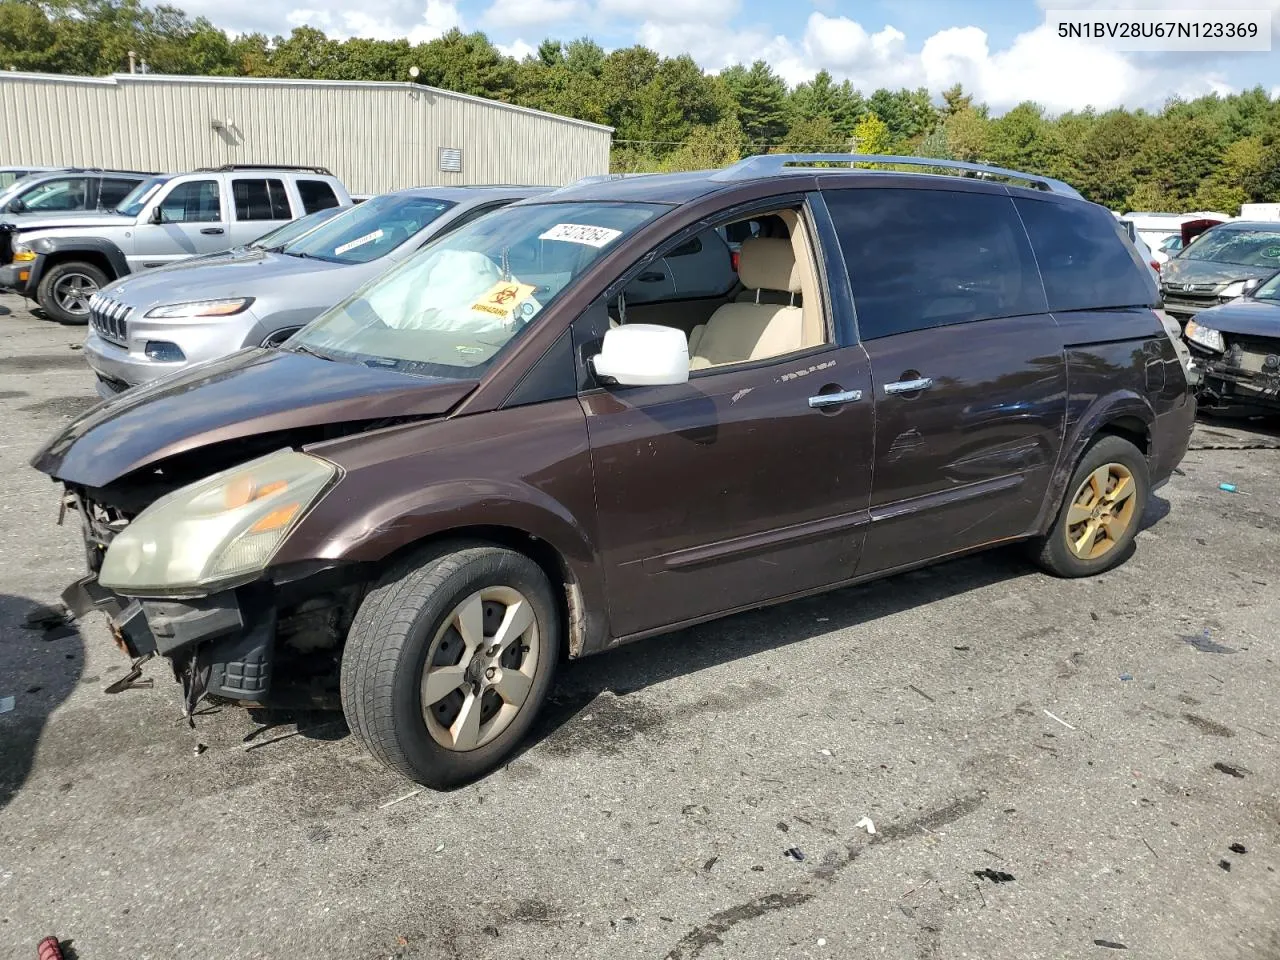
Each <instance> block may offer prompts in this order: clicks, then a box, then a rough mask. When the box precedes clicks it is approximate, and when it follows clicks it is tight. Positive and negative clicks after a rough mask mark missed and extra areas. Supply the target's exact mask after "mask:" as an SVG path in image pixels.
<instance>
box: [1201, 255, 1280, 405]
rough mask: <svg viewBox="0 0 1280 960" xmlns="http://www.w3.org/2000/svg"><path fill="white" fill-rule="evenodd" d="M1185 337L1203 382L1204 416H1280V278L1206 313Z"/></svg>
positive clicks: (1275, 278)
mask: <svg viewBox="0 0 1280 960" xmlns="http://www.w3.org/2000/svg"><path fill="white" fill-rule="evenodd" d="M1184 333H1185V336H1186V339H1187V343H1188V344H1190V346H1191V351H1192V355H1193V357H1194V359H1195V364H1196V367H1197V368H1198V369H1199V370H1200V371H1201V374H1202V377H1203V382H1202V383H1201V386H1200V398H1199V403H1200V409H1201V410H1203V411H1205V412H1206V413H1211V414H1219V415H1245V416H1249V415H1258V414H1277V413H1280V273H1277V274H1275V275H1274V276H1272V277H1271V278H1270V279H1268V280H1266V281H1264V282H1263V283H1262V284H1261V285H1260V286H1258V287H1256V288H1254V289H1253V290H1252V291H1251V292H1249V293H1247V294H1245V295H1244V296H1242V297H1239V298H1237V299H1235V300H1232V301H1231V302H1230V303H1224V304H1222V305H1221V306H1217V307H1213V308H1212V309H1209V310H1202V311H1201V312H1200V313H1198V314H1196V316H1195V319H1194V320H1189V321H1188V322H1187V326H1186V328H1185V331H1184Z"/></svg>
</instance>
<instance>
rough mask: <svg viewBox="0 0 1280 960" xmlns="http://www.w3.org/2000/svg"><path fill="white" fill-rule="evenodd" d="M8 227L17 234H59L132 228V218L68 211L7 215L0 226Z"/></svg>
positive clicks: (114, 214)
mask: <svg viewBox="0 0 1280 960" xmlns="http://www.w3.org/2000/svg"><path fill="white" fill-rule="evenodd" d="M4 225H8V226H9V227H10V228H11V229H13V230H14V231H16V232H18V233H29V232H31V231H34V230H55V231H57V232H59V233H65V232H70V231H72V230H90V231H92V230H101V229H102V228H103V227H132V226H133V225H134V220H133V218H132V217H124V216H121V215H120V214H118V213H93V212H86V211H84V210H80V211H70V212H66V213H9V214H5V216H4V218H3V220H0V226H4Z"/></svg>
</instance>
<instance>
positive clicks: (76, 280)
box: [53, 273, 98, 317]
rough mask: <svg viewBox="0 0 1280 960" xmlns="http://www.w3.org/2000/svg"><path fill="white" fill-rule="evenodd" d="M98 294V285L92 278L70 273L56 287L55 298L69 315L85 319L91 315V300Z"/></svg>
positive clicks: (61, 278)
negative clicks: (84, 317)
mask: <svg viewBox="0 0 1280 960" xmlns="http://www.w3.org/2000/svg"><path fill="white" fill-rule="evenodd" d="M97 292H98V285H97V283H95V282H94V280H93V278H92V277H87V276H85V275H84V274H83V273H68V274H66V275H65V276H63V277H60V278H59V279H58V282H57V283H56V284H55V285H54V288H53V297H54V299H55V300H56V301H57V302H58V306H59V307H61V308H62V309H63V310H65V311H66V312H67V313H69V314H71V315H73V316H77V317H83V316H85V315H87V314H88V313H89V298H90V297H92V296H93V295H94V294H95V293H97Z"/></svg>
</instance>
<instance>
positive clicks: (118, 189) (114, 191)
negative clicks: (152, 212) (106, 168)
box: [98, 177, 139, 210]
mask: <svg viewBox="0 0 1280 960" xmlns="http://www.w3.org/2000/svg"><path fill="white" fill-rule="evenodd" d="M138 183H139V181H137V180H122V179H120V178H118V177H103V178H102V190H101V192H99V194H98V206H99V207H101V208H102V209H103V210H114V209H115V208H116V206H117V205H118V204H119V203H120V201H121V200H123V199H124V198H125V197H127V196H128V195H129V193H130V191H132V190H133V188H134V187H136V186H137V185H138Z"/></svg>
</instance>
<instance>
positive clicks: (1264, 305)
mask: <svg viewBox="0 0 1280 960" xmlns="http://www.w3.org/2000/svg"><path fill="white" fill-rule="evenodd" d="M1196 323H1197V324H1199V325H1200V326H1202V327H1212V328H1213V329H1214V330H1221V331H1222V332H1223V333H1234V334H1238V335H1240V336H1245V337H1271V338H1273V339H1275V340H1278V341H1280V301H1277V300H1269V301H1268V300H1232V301H1231V302H1230V303H1224V304H1222V305H1221V306H1218V307H1212V308H1210V309H1208V310H1201V311H1200V313H1198V314H1197V315H1196Z"/></svg>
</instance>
